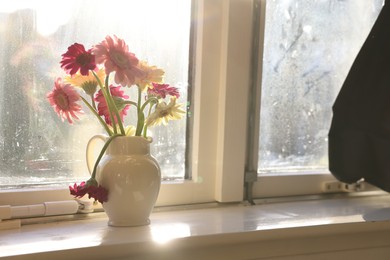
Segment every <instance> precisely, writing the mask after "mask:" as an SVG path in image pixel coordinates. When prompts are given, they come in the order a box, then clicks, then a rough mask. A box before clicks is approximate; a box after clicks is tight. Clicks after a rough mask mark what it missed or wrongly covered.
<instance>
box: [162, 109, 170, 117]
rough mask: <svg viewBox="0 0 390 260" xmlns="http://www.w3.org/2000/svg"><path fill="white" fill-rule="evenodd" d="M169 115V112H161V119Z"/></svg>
mask: <svg viewBox="0 0 390 260" xmlns="http://www.w3.org/2000/svg"><path fill="white" fill-rule="evenodd" d="M167 115H169V111H168V110H162V111H160V117H166V116H167Z"/></svg>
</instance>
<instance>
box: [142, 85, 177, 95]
mask: <svg viewBox="0 0 390 260" xmlns="http://www.w3.org/2000/svg"><path fill="white" fill-rule="evenodd" d="M152 85H153V88H149V89H148V94H149V95H154V96H157V97H161V98H165V97H166V96H167V95H171V96H175V97H176V98H179V97H180V94H179V90H178V89H177V88H175V87H172V86H169V84H159V83H152Z"/></svg>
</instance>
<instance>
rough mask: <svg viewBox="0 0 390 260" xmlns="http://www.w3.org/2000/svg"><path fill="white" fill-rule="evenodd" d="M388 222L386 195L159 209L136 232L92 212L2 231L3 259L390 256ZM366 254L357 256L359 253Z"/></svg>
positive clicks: (388, 198)
mask: <svg viewBox="0 0 390 260" xmlns="http://www.w3.org/2000/svg"><path fill="white" fill-rule="evenodd" d="M389 220H390V196H389V195H387V194H384V193H380V194H377V195H375V196H373V195H370V196H356V197H344V196H341V197H338V196H336V197H335V196H332V198H329V199H308V200H300V201H289V202H267V201H259V204H258V205H256V206H248V205H242V204H241V205H224V206H218V207H217V206H215V207H214V206H206V207H205V208H195V209H192V208H191V207H188V208H181V209H180V210H169V211H167V210H156V211H155V212H154V213H153V214H152V215H151V224H150V225H148V226H142V227H133V228H115V227H109V226H107V218H106V216H105V214H104V213H97V214H96V215H95V217H87V218H85V219H79V220H72V221H62V222H50V223H43V224H31V225H23V226H22V227H21V228H20V229H13V230H3V231H0V257H5V258H9V259H41V260H42V259H56V260H59V259H128V258H130V257H134V258H135V259H221V258H220V257H222V256H224V258H223V259H253V258H256V259H261V258H267V259H268V258H271V257H272V259H304V258H283V257H287V256H300V255H307V254H332V252H339V253H340V252H343V253H345V254H347V255H348V253H350V252H352V251H353V252H356V250H361V249H367V250H368V251H367V250H366V251H367V252H371V251H370V250H372V248H375V250H379V251H378V252H382V254H384V255H388V254H389V253H390V221H389ZM324 243H325V244H324ZM200 249H201V250H200ZM364 252H365V251H364ZM364 252H361V253H360V254H359V255H360V256H364ZM367 252H366V253H367ZM184 256H185V257H184ZM377 256H378V257H377V258H376V259H382V258H380V255H377ZM183 257H184V258H183ZM274 257H275V258H274ZM309 259H315V258H309ZM324 259H326V258H324ZM355 259H360V258H359V257H358V258H355ZM361 259H363V258H361ZM383 259H385V258H383Z"/></svg>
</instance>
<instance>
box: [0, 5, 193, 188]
mask: <svg viewBox="0 0 390 260" xmlns="http://www.w3.org/2000/svg"><path fill="white" fill-rule="evenodd" d="M190 8H191V1H190V0H164V1H159V0H142V1H138V0H137V1H135V0H111V1H109V3H107V2H106V1H92V0H70V1H67V2H66V3H65V2H64V3H63V4H61V5H59V4H58V1H45V0H28V1H23V0H14V1H8V2H5V3H2V4H1V5H0V48H1V50H2V51H1V52H0V121H1V124H0V188H1V187H3V188H5V187H10V185H15V184H19V185H30V184H51V183H68V182H73V181H75V180H77V179H85V176H86V175H87V174H88V170H87V168H86V162H85V149H86V144H87V142H88V140H89V139H90V138H91V137H92V136H93V135H95V134H101V133H104V129H102V127H101V126H100V125H99V123H98V121H97V120H96V119H95V118H93V116H92V115H91V113H89V111H88V109H87V108H84V111H86V113H85V115H84V116H82V117H81V119H80V120H79V121H77V122H75V123H74V125H72V126H70V125H69V124H68V123H67V122H62V121H61V119H60V118H59V117H58V116H57V114H56V113H55V112H54V111H53V109H52V108H51V107H50V104H49V103H48V102H47V100H46V97H45V96H46V93H47V92H48V91H50V90H51V89H52V87H53V84H54V80H55V77H56V76H59V75H65V74H64V72H63V71H62V69H61V68H60V65H59V62H60V60H61V54H63V53H64V52H66V50H67V47H68V46H69V45H71V44H73V43H75V42H78V43H82V44H84V45H85V46H86V48H90V47H92V45H93V44H97V43H99V42H101V41H102V40H103V39H104V37H105V36H106V35H117V36H118V37H119V38H122V39H124V40H125V41H126V43H127V44H128V45H129V49H130V51H131V52H133V53H135V54H136V55H137V57H138V58H139V59H141V60H146V61H148V63H149V64H150V65H156V66H157V67H160V68H162V69H164V70H165V79H164V81H165V82H167V83H169V84H171V85H172V86H175V87H177V88H179V90H180V95H181V97H180V99H179V102H180V103H186V100H187V82H188V66H189V60H188V57H189V53H188V52H189V34H190V18H191V15H190V12H191V10H190ZM128 94H129V95H135V94H134V93H133V92H132V91H129V93H128ZM131 110H133V112H134V109H130V113H131ZM134 116H135V114H134ZM129 121H130V120H129ZM185 126H186V119H185V118H184V119H182V120H179V121H174V122H172V123H170V124H169V125H168V126H162V127H159V126H157V127H154V128H152V129H151V135H152V136H153V139H154V142H153V145H152V154H153V155H154V156H155V157H156V158H157V160H158V161H159V163H160V166H161V168H162V174H163V177H166V178H183V176H184V150H185V129H186V128H185Z"/></svg>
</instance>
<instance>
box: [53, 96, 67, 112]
mask: <svg viewBox="0 0 390 260" xmlns="http://www.w3.org/2000/svg"><path fill="white" fill-rule="evenodd" d="M55 103H56V104H57V106H59V107H60V108H61V110H66V109H68V108H69V100H68V97H67V96H66V95H65V94H63V93H61V94H59V95H57V96H56V102H55Z"/></svg>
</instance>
